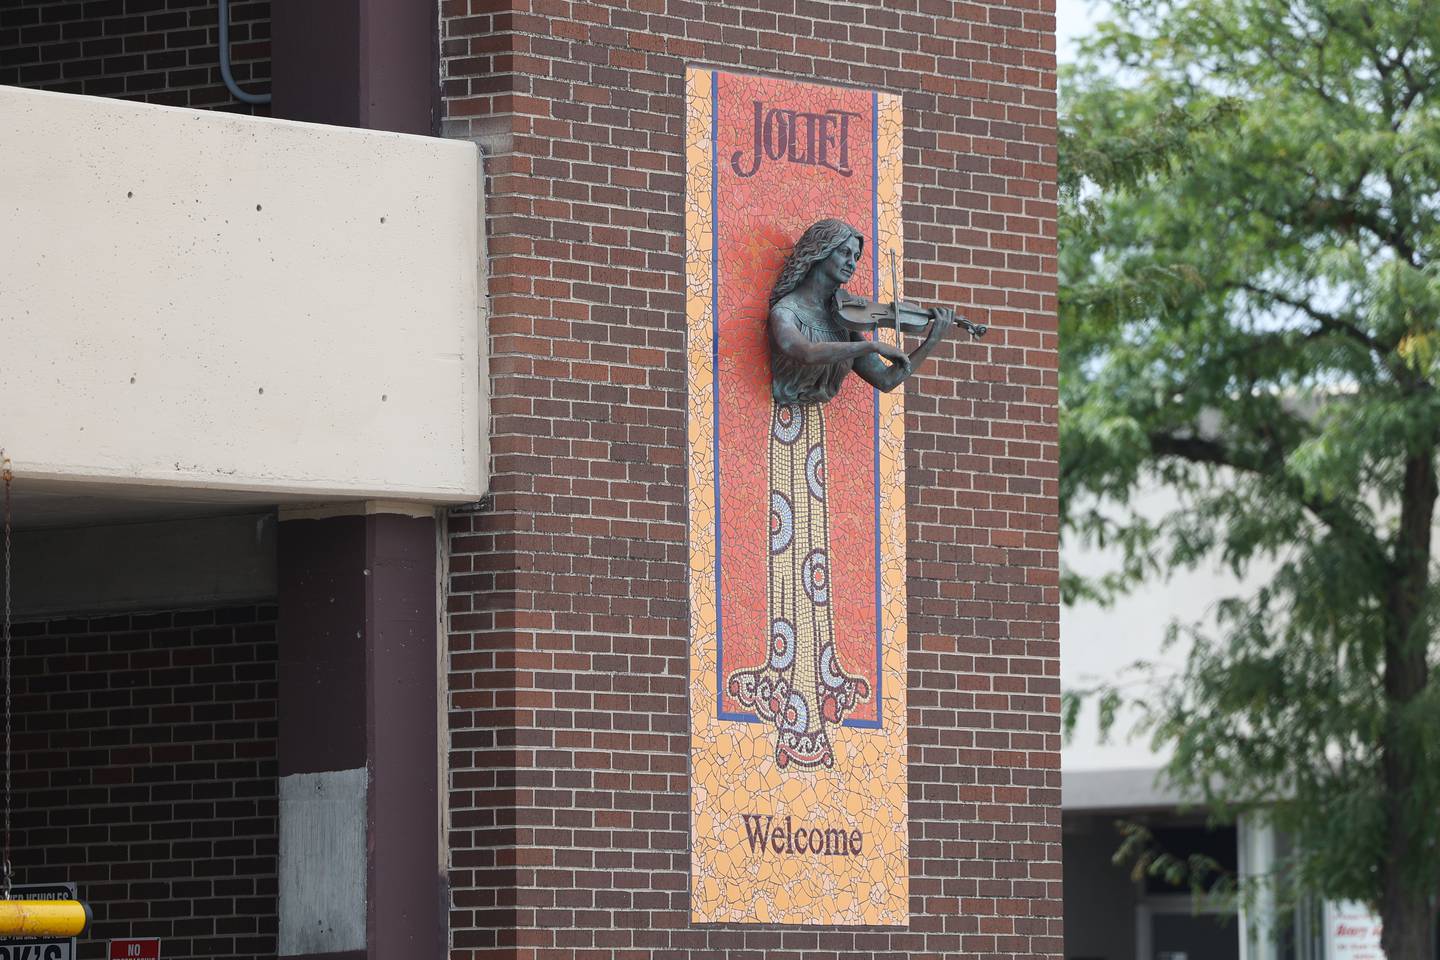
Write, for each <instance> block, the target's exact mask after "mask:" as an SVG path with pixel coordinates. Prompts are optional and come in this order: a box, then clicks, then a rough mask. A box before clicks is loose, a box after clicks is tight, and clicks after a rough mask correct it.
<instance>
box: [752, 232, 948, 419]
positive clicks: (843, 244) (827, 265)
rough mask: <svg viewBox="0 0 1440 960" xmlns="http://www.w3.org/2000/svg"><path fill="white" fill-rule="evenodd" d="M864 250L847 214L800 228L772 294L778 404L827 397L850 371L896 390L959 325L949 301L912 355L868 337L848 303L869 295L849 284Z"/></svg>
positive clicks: (932, 315)
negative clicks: (849, 289)
mask: <svg viewBox="0 0 1440 960" xmlns="http://www.w3.org/2000/svg"><path fill="white" fill-rule="evenodd" d="M864 249H865V238H864V237H862V236H861V235H860V231H858V230H856V229H855V228H854V227H852V226H850V225H849V224H848V223H845V222H844V221H841V220H821V221H819V222H817V223H814V224H812V225H811V226H810V228H809V229H807V230H806V231H805V233H804V234H802V235H801V237H800V239H799V241H797V242H796V244H795V249H794V250H793V251H791V253H790V256H789V258H788V259H786V261H785V266H784V267H783V268H782V269H781V271H780V277H779V279H778V280H776V281H775V287H774V289H772V290H771V293H770V318H769V328H770V373H771V378H772V381H773V382H772V386H771V391H772V393H773V395H774V397H775V402H776V403H805V404H808V403H825V402H826V401H828V400H831V399H833V398H834V396H835V395H836V394H837V393H839V392H840V385H841V383H842V382H843V381H844V379H845V375H846V374H847V373H849V372H850V371H851V370H854V371H855V373H856V374H858V375H859V376H860V379H862V380H864V381H865V382H866V383H868V384H870V385H871V386H872V387H875V388H876V389H877V390H885V391H887V392H888V391H890V390H894V389H895V388H896V387H898V386H899V385H900V384H902V383H904V382H905V378H906V377H908V376H910V374H911V373H913V372H914V371H915V368H916V367H918V366H919V365H920V363H921V362H922V361H923V360H924V359H925V358H926V357H927V356H929V355H930V351H932V350H934V349H935V345H936V344H938V343H939V342H940V341H941V340H942V339H944V337H945V334H946V333H947V332H948V331H949V330H950V328H951V326H953V325H954V323H955V313H954V311H952V310H950V309H948V308H946V307H935V308H933V309H931V310H929V311H925V313H926V314H927V316H926V318H925V319H927V320H929V321H932V322H930V323H928V326H929V327H930V332H929V334H928V335H927V336H926V337H925V339H924V341H922V342H921V344H920V345H919V346H918V347H916V348H915V349H914V350H913V351H911V353H910V354H909V355H908V356H907V355H906V354H905V353H904V351H902V350H900V349H899V348H898V347H895V346H892V345H891V344H888V343H884V342H882V341H880V340H879V339H875V340H867V339H866V338H865V337H863V336H861V335H860V333H859V332H858V330H857V329H855V325H854V324H853V322H851V323H847V322H846V320H847V318H846V317H845V316H844V313H845V311H844V310H843V307H844V306H845V305H846V304H854V303H866V301H861V300H858V298H853V297H850V296H848V295H847V294H846V292H845V291H844V290H843V289H842V288H843V287H844V284H845V282H846V281H848V280H849V279H850V277H851V276H852V275H853V274H854V273H855V266H856V264H857V263H859V261H860V253H861V251H863V250H864ZM916 312H918V311H916V310H915V308H910V313H912V314H913V313H916ZM917 319H918V318H917ZM881 322H882V323H883V322H884V321H883V320H881ZM901 323H902V326H904V325H907V324H906V323H905V321H904V320H902V321H901ZM908 325H910V326H913V325H914V324H908ZM967 326H968V325H967ZM972 329H973V328H972ZM887 361H888V362H887Z"/></svg>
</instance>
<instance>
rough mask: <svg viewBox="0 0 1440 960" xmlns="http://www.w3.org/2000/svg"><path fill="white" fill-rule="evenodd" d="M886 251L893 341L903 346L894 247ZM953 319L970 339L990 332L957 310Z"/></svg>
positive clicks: (898, 284) (983, 325)
mask: <svg viewBox="0 0 1440 960" xmlns="http://www.w3.org/2000/svg"><path fill="white" fill-rule="evenodd" d="M888 252H889V254H890V312H891V313H892V314H893V315H894V318H895V342H896V344H897V345H900V346H903V345H904V337H903V334H902V333H901V332H900V281H899V277H898V274H897V273H896V271H895V248H894V247H891V248H890V250H889V251H888ZM955 319H956V320H958V321H960V326H962V327H964V328H965V332H966V333H968V334H970V339H972V340H979V339H980V338H981V337H983V336H985V334H987V333H989V332H990V328H989V327H987V326H986V325H985V324H983V323H974V322H972V321H970V320H967V319H965V318H964V317H962V316H961V315H960V311H958V310H957V311H955ZM877 336H878V334H877Z"/></svg>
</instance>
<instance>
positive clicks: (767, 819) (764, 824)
mask: <svg viewBox="0 0 1440 960" xmlns="http://www.w3.org/2000/svg"><path fill="white" fill-rule="evenodd" d="M740 819H742V820H744V821H745V839H746V840H748V841H749V842H750V852H751V853H752V854H755V853H772V852H773V853H778V854H785V855H786V856H791V857H793V856H797V855H803V854H807V853H808V854H812V855H815V856H822V857H858V856H860V853H861V851H862V850H863V848H864V844H865V835H864V834H862V833H861V832H860V830H859V828H856V829H854V830H851V831H850V832H849V833H846V832H845V831H844V830H841V829H838V828H836V827H806V826H805V825H804V824H801V825H800V828H799V829H798V830H797V829H796V828H795V825H794V824H793V823H792V822H791V820H792V818H791V817H789V816H787V817H786V818H785V824H784V826H780V825H778V824H776V823H775V818H774V817H772V816H770V815H768V814H767V815H765V816H763V817H762V816H761V815H759V814H757V813H742V814H741V815H740Z"/></svg>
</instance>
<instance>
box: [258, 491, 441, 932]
mask: <svg viewBox="0 0 1440 960" xmlns="http://www.w3.org/2000/svg"><path fill="white" fill-rule="evenodd" d="M280 520H281V522H280V532H279V538H278V565H277V566H278V580H279V584H278V586H279V600H280V616H279V626H278V631H277V632H278V636H279V646H280V705H279V715H280V736H279V748H278V753H279V772H280V856H279V874H280V905H279V913H280V931H279V954H280V955H281V956H304V957H317V958H318V957H325V958H342V957H343V958H346V960H361V958H377V960H378V958H388V957H405V958H407V960H436V958H440V957H443V956H444V953H445V940H446V937H445V923H444V917H445V913H444V906H443V896H444V883H443V879H442V870H443V864H442V863H441V859H440V853H439V848H440V847H439V845H440V818H439V801H438V796H439V795H438V783H439V754H438V740H437V736H436V718H437V712H436V711H437V702H438V701H437V669H436V662H437V661H436V607H435V597H436V573H437V570H436V551H435V518H434V515H433V513H432V512H431V511H430V510H429V509H428V508H425V507H420V508H417V509H415V510H411V509H409V507H408V505H398V504H379V503H360V504H345V505H342V506H338V507H327V508H323V509H319V510H315V509H302V510H294V511H282V513H281V518H280Z"/></svg>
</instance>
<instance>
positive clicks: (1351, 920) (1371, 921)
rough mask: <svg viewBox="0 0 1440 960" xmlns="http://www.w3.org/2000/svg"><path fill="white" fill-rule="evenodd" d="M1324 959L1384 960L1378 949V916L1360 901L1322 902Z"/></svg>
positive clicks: (1383, 955)
mask: <svg viewBox="0 0 1440 960" xmlns="http://www.w3.org/2000/svg"><path fill="white" fill-rule="evenodd" d="M1325 956H1326V958H1327V960H1385V954H1384V953H1383V952H1382V951H1381V949H1380V918H1379V917H1377V916H1375V915H1374V914H1372V913H1371V912H1370V911H1369V910H1368V909H1366V908H1365V905H1364V904H1363V903H1352V902H1350V901H1344V902H1341V903H1333V902H1332V903H1327V904H1325Z"/></svg>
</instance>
